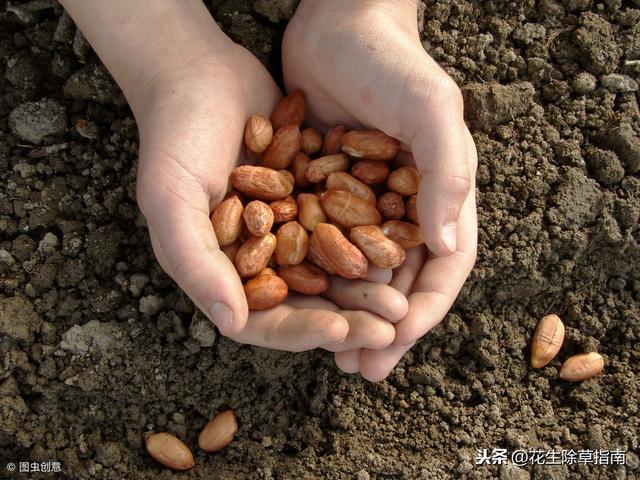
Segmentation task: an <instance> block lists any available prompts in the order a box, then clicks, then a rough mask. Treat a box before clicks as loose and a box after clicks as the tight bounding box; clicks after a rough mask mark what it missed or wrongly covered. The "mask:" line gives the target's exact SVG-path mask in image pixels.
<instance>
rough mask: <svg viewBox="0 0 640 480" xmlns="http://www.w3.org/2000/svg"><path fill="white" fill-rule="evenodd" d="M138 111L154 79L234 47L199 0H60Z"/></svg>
mask: <svg viewBox="0 0 640 480" xmlns="http://www.w3.org/2000/svg"><path fill="white" fill-rule="evenodd" d="M61 3H62V4H63V6H64V7H65V9H67V11H68V12H69V14H70V15H71V16H72V18H73V19H74V21H75V22H76V24H77V25H78V27H79V28H80V29H81V30H82V32H83V34H84V35H85V37H86V38H87V39H88V41H89V42H90V43H91V45H92V47H93V48H94V50H95V51H96V53H97V54H98V56H99V57H100V59H101V60H102V62H103V63H104V64H105V66H106V67H107V69H108V70H109V72H110V73H111V75H112V76H113V77H114V79H115V80H116V82H117V83H118V85H119V86H120V88H121V89H122V91H123V93H124V95H125V96H126V97H127V100H128V101H129V104H130V106H131V108H132V110H133V111H134V114H136V116H137V113H138V111H139V110H140V109H141V106H142V105H143V104H144V103H145V101H144V98H145V97H146V96H147V91H148V90H149V86H150V85H151V84H153V83H157V81H156V80H157V79H158V78H160V77H162V78H165V77H166V78H170V77H173V76H179V75H180V72H181V71H182V70H186V69H188V68H189V66H190V65H191V64H195V63H197V62H198V60H199V59H201V58H202V57H204V56H206V57H208V58H215V59H219V61H220V62H221V63H225V62H226V57H228V56H229V55H232V54H233V53H232V52H235V50H237V48H238V47H237V46H236V45H235V44H234V43H233V42H232V41H231V40H230V39H229V38H228V37H227V36H226V35H225V34H224V33H223V32H222V31H221V30H220V28H219V27H218V26H217V24H216V23H215V21H214V20H213V18H212V17H211V15H210V14H209V12H208V11H207V9H206V8H205V6H204V4H203V3H202V2H201V1H200V0H185V1H180V2H176V1H173V0H137V1H136V2H130V1H129V0H112V1H110V2H104V1H103V0H61Z"/></svg>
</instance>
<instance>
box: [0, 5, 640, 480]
mask: <svg viewBox="0 0 640 480" xmlns="http://www.w3.org/2000/svg"><path fill="white" fill-rule="evenodd" d="M12 3H20V2H12ZM254 4H255V5H254ZM421 4H422V5H421V10H420V12H421V16H420V26H421V31H422V32H423V38H424V46H425V48H426V49H427V50H428V51H429V52H430V53H431V54H432V55H433V56H434V57H435V58H436V59H437V60H438V61H439V62H441V64H442V65H443V66H444V67H445V68H446V69H447V71H448V72H449V73H450V74H451V75H452V76H453V77H454V78H455V79H456V80H457V81H458V82H459V84H460V85H461V86H462V87H463V90H464V92H465V98H466V100H467V103H466V105H467V118H468V121H469V123H470V126H471V127H472V129H473V131H474V137H475V139H476V143H477V146H478V151H479V157H480V167H479V172H478V189H479V195H478V203H479V206H478V209H479V224H480V238H479V240H480V244H479V256H478V262H477V266H476V268H475V270H474V271H473V273H472V274H471V277H470V279H469V281H468V282H467V284H466V286H465V287H464V290H463V292H462V294H461V295H460V298H459V300H458V302H457V304H456V306H455V308H454V309H453V311H452V312H451V313H450V315H449V316H448V317H447V318H446V319H445V321H444V322H443V323H442V324H441V325H440V326H439V327H437V328H436V329H434V330H433V331H432V332H431V333H430V334H429V335H428V336H427V337H426V338H425V339H424V340H423V341H422V342H421V343H419V344H418V345H416V346H415V347H414V348H413V350H412V351H411V352H410V353H409V354H408V355H407V356H406V358H405V359H404V360H403V361H402V362H401V363H400V365H399V366H398V367H397V368H396V369H395V371H394V372H393V374H392V375H391V376H390V377H389V379H388V380H387V381H384V382H381V383H379V384H371V383H368V382H366V381H363V380H362V379H360V378H359V377H358V376H349V375H344V374H341V373H340V372H339V371H338V370H337V369H336V368H335V366H334V365H333V361H332V357H331V356H330V355H329V354H328V353H325V352H321V351H317V352H310V353H303V354H289V353H281V352H276V351H270V350H265V349H260V348H253V347H249V346H242V345H238V344H236V343H234V342H232V341H228V340H227V339H225V338H222V337H219V336H217V335H216V334H215V331H214V330H213V329H212V328H211V327H210V326H209V324H208V323H207V322H206V321H204V320H203V319H202V317H200V316H199V315H197V314H194V310H193V305H192V303H191V302H190V301H189V300H188V299H187V298H186V297H185V296H184V295H183V294H182V293H181V292H180V291H179V290H178V289H177V288H176V286H175V285H174V284H173V283H172V281H171V280H170V279H169V278H168V277H167V276H166V275H165V274H164V273H163V272H162V271H161V269H160V268H159V266H158V264H157V263H156V262H155V260H154V258H153V255H152V252H151V247H150V244H149V240H148V237H147V232H146V229H145V227H144V221H143V219H142V217H141V215H140V213H139V211H138V209H137V206H136V202H135V197H134V193H135V188H134V184H135V171H136V155H137V132H136V126H135V123H134V121H133V118H132V115H131V113H130V111H129V110H128V107H127V106H126V103H125V101H124V98H123V97H122V95H121V93H120V92H119V91H118V89H117V87H116V86H115V85H114V83H113V82H112V81H111V79H110V78H109V76H108V74H106V72H105V70H104V69H103V67H102V66H101V65H100V63H99V61H98V59H97V58H96V56H95V54H94V53H92V51H91V50H90V48H89V47H88V45H87V44H86V42H85V41H84V40H83V38H82V37H81V36H80V35H79V34H78V33H77V32H76V30H75V27H74V26H73V24H72V22H71V21H70V20H69V19H68V17H66V16H62V10H61V9H60V7H58V6H56V5H57V4H56V3H55V2H52V1H46V0H45V1H43V0H36V1H35V2H29V3H26V4H24V5H26V6H27V7H29V6H31V7H33V6H34V5H35V6H36V7H38V8H36V9H32V10H34V11H27V10H26V9H23V8H22V7H21V6H19V7H14V8H12V9H11V11H8V10H2V11H1V12H0V59H1V64H2V65H1V68H2V73H3V75H1V76H0V93H1V95H0V297H1V298H0V477H3V476H8V477H9V478H27V476H26V475H22V476H20V475H18V474H17V473H13V474H9V473H8V472H7V470H6V468H5V466H6V464H7V463H8V462H15V463H18V462H20V461H23V462H26V461H31V462H34V461H38V462H42V461H59V462H61V463H62V470H63V472H64V473H63V474H62V475H60V474H52V473H49V474H41V477H42V478H74V479H76V478H78V479H83V478H97V479H121V478H132V479H147V478H148V479H152V478H153V479H156V478H174V477H176V478H178V477H179V478H194V479H195V478H227V479H236V478H256V479H270V478H278V479H307V478H308V479H312V478H313V479H315V478H331V479H343V478H355V479H360V480H363V479H368V478H379V479H405V478H406V479H413V478H475V479H484V478H501V479H528V478H534V479H565V478H566V479H578V478H592V479H604V478H606V479H609V478H616V479H623V478H636V477H640V470H639V463H640V461H639V455H640V435H639V432H640V415H639V411H638V408H639V405H638V404H639V402H640V377H639V375H640V373H639V369H638V367H639V365H640V353H639V350H638V344H639V343H638V342H640V322H639V318H640V315H639V309H640V308H639V304H640V228H639V226H638V220H639V215H640V175H639V173H638V172H639V170H640V139H639V132H640V121H639V119H640V114H639V111H638V91H637V83H636V82H637V81H638V79H639V78H638V77H639V76H640V66H639V65H638V62H637V61H638V60H639V59H640V2H639V1H638V0H624V1H623V0H604V1H599V2H595V1H591V0H541V1H539V2H533V1H531V0H526V1H517V2H502V1H486V2H471V1H466V0H460V1H451V0H441V1H437V2H436V1H425V2H421ZM20 5H22V4H20ZM294 6H295V1H292V0H289V1H287V0H279V1H277V0H271V1H268V0H258V1H256V2H249V1H244V2H243V1H240V0H228V1H223V0H215V1H213V2H212V11H213V12H214V14H215V15H216V18H217V19H218V21H219V23H220V24H221V26H222V27H223V28H224V29H225V30H226V31H227V32H228V33H229V35H231V36H232V37H233V38H234V40H236V41H238V42H240V43H242V44H244V45H246V46H247V47H248V48H249V49H251V50H252V51H253V52H254V53H255V54H256V55H258V56H259V58H260V59H261V60H262V61H264V62H265V63H266V64H267V65H268V66H269V67H270V68H272V69H273V70H274V74H275V75H276V76H278V75H279V74H278V73H277V68H278V55H279V47H278V43H279V41H280V38H281V35H282V30H283V28H284V26H285V23H286V19H287V18H288V16H289V15H291V12H292V10H293V7H294ZM43 7H44V8H43ZM258 12H260V13H258ZM278 21H279V22H280V23H273V22H278ZM79 120H81V121H82V122H84V123H82V122H81V124H80V125H78V124H77V122H78V121H79ZM77 125H78V126H77ZM549 312H556V313H558V314H559V315H560V316H561V317H562V318H563V319H564V321H565V324H566V327H567V338H566V340H565V346H564V348H563V349H562V352H561V354H560V356H559V357H558V358H556V359H555V360H554V361H553V362H552V363H551V364H550V365H549V366H548V367H546V368H544V369H542V370H538V371H533V370H531V368H530V367H529V366H528V355H529V349H528V344H529V341H530V338H531V334H532V331H533V329H534V327H535V325H536V322H537V320H538V319H539V318H540V317H541V316H542V315H544V314H546V313H549ZM590 350H597V351H598V352H600V353H602V354H603V355H604V356H605V358H606V368H605V372H604V374H603V375H602V376H599V377H597V378H594V379H591V380H588V381H585V382H582V383H577V384H568V383H566V382H563V381H561V380H559V379H558V369H559V366H560V364H561V362H562V360H563V359H564V358H566V357H568V356H569V355H571V354H574V353H578V352H583V351H590ZM223 408H232V409H234V410H235V411H236V412H237V415H238V418H239V424H240V429H239V431H238V434H237V438H236V440H235V442H234V443H232V444H231V445H230V446H229V447H228V448H227V449H226V450H224V451H222V452H220V453H216V454H204V453H202V452H200V451H198V449H197V435H198V432H199V430H200V429H201V427H202V426H203V425H204V424H205V423H206V421H207V420H208V419H209V418H210V417H211V416H212V415H213V414H215V413H216V412H218V411H219V410H221V409H223ZM152 430H153V431H169V432H172V433H174V434H176V435H178V436H179V437H181V438H183V439H184V440H185V441H186V442H187V444H188V445H190V446H191V447H192V449H193V450H194V452H195V454H196V463H197V464H196V467H195V468H194V469H193V470H191V471H190V472H188V473H182V474H174V473H172V472H170V471H167V470H164V469H163V468H161V467H160V466H159V465H158V464H156V463H155V462H154V461H153V460H152V459H150V458H149V456H148V455H147V454H146V452H145V450H144V447H143V442H142V438H143V434H144V433H145V432H147V431H152ZM500 447H503V448H507V449H509V451H513V450H515V449H519V448H523V449H527V450H528V449H537V448H541V449H544V450H547V449H554V448H555V449H575V450H579V449H615V448H620V449H623V450H628V454H627V457H626V462H627V465H626V467H624V466H593V465H571V466H566V465H565V466H543V465H536V466H531V465H529V466H528V467H524V468H519V467H515V466H511V465H509V466H486V465H482V466H479V465H478V466H477V465H475V464H474V457H475V454H476V450H477V449H483V448H488V449H492V448H500ZM28 478H40V476H38V474H30V475H29V476H28Z"/></svg>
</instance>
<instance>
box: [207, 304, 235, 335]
mask: <svg viewBox="0 0 640 480" xmlns="http://www.w3.org/2000/svg"><path fill="white" fill-rule="evenodd" d="M209 317H210V318H211V321H213V323H214V324H215V325H216V327H218V329H219V330H220V331H221V332H227V331H229V330H230V329H231V327H232V326H233V312H232V311H231V309H230V308H229V307H228V306H227V305H226V304H224V303H222V302H218V301H216V302H213V305H211V307H209Z"/></svg>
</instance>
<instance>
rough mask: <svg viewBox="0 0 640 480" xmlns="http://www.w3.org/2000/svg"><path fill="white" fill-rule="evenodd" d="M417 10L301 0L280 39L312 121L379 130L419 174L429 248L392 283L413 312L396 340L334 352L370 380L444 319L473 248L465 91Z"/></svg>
mask: <svg viewBox="0 0 640 480" xmlns="http://www.w3.org/2000/svg"><path fill="white" fill-rule="evenodd" d="M416 17H417V2H416V1H415V0H359V1H357V2H344V1H341V0H323V1H322V2H313V1H311V0H303V1H302V2H301V3H300V5H299V6H298V9H297V11H296V14H295V15H294V17H293V18H292V20H291V21H290V23H289V25H288V27H287V31H286V32H285V37H284V40H283V68H284V77H285V82H286V84H287V87H288V88H303V89H304V91H305V94H306V99H307V103H308V105H309V110H310V112H311V116H310V119H311V122H312V123H314V124H316V125H318V126H320V127H329V126H332V125H338V124H344V125H347V126H348V127H352V128H358V127H360V128H362V127H363V126H364V127H367V128H377V129H380V130H382V131H383V132H385V133H386V134H388V135H390V136H392V137H395V138H398V139H399V140H400V141H401V142H402V143H403V150H405V151H407V152H409V153H410V160H409V161H415V164H416V166H417V168H418V169H419V171H420V173H421V174H422V182H421V186H420V190H419V192H418V215H419V219H420V224H421V227H422V233H423V236H424V239H425V243H426V246H427V247H428V250H429V254H428V257H427V254H426V252H425V250H424V249H415V251H411V252H410V254H409V255H408V259H407V261H406V262H405V265H403V266H402V267H401V268H399V269H397V271H396V272H395V274H394V279H393V280H392V282H391V286H394V287H396V288H397V289H398V290H399V291H402V292H403V293H404V294H406V295H407V296H408V301H409V312H408V314H407V316H406V317H405V318H403V319H402V320H401V321H400V322H399V323H398V324H397V325H396V327H395V330H396V338H395V340H394V342H393V344H392V345H390V346H388V347H386V348H384V349H379V350H371V349H366V348H365V349H361V348H353V349H348V350H345V351H343V352H338V353H336V363H337V364H338V366H339V367H340V368H342V369H343V370H344V371H347V372H360V373H361V374H362V375H363V376H364V377H365V378H367V379H370V380H380V379H383V378H385V377H386V376H387V375H388V374H389V372H390V371H391V369H392V368H393V367H394V366H395V365H396V363H397V362H398V361H399V360H400V358H401V357H402V355H404V353H405V352H406V351H407V350H408V349H409V348H411V346H412V345H413V344H414V343H415V342H416V340H417V339H419V338H420V337H421V336H423V335H424V334H425V333H426V332H427V331H428V330H429V329H431V328H432V327H433V326H434V325H436V324H437V323H438V322H440V321H441V320H442V318H443V317H444V315H445V314H446V312H447V311H448V309H449V308H450V307H451V305H452V303H453V301H454V300H455V298H456V296H457V295H458V293H459V291H460V289H461V288H462V285H463V283H464V281H465V279H466V278H467V276H468V274H469V272H470V271H471V268H472V267H473V264H474V262H475V256H476V249H477V232H476V230H477V227H476V207H475V195H474V177H475V169H476V162H477V159H476V151H475V146H474V143H473V139H472V137H471V135H470V133H469V132H468V130H467V128H466V126H465V124H464V120H463V104H462V96H461V93H460V90H459V88H458V87H457V85H456V84H455V82H454V81H453V80H452V79H451V78H450V77H449V76H448V75H447V74H446V73H445V72H444V71H443V70H442V69H441V68H440V67H439V66H438V65H437V64H436V62H435V61H434V60H433V59H432V58H431V57H430V56H429V55H428V54H427V53H426V52H425V51H424V49H423V47H422V45H421V43H420V38H419V34H418V30H417V22H416ZM338 303H339V302H338Z"/></svg>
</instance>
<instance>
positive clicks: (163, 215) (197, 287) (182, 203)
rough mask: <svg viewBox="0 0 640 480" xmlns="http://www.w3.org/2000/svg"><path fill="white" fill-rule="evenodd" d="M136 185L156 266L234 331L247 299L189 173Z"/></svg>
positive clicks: (223, 327)
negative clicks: (185, 177) (180, 177)
mask: <svg viewBox="0 0 640 480" xmlns="http://www.w3.org/2000/svg"><path fill="white" fill-rule="evenodd" d="M149 184H151V186H150V187H148V186H149ZM138 185H139V186H138V203H139V205H140V209H141V210H142V213H143V214H144V216H145V217H146V218H147V223H148V226H149V232H150V235H151V241H152V244H153V249H154V252H155V254H156V257H157V258H158V261H159V262H160V264H161V266H162V268H164V269H165V271H166V272H167V273H168V274H169V275H170V276H171V277H172V278H173V279H174V280H175V281H176V283H177V284H178V285H179V286H180V288H182V289H183V290H184V291H185V292H186V293H187V295H189V297H190V298H191V299H192V300H193V301H194V303H195V304H196V305H197V306H198V308H200V310H202V311H203V312H204V313H205V315H207V316H208V317H209V319H210V320H211V321H212V322H213V323H214V324H215V325H216V326H217V327H218V329H219V330H220V333H222V334H223V335H226V336H233V335H235V334H237V333H238V332H240V331H241V330H242V329H243V328H244V326H245V325H246V322H247V316H248V307H247V301H246V298H245V295H244V290H243V288H242V283H241V281H240V278H239V277H238V275H237V273H236V271H235V268H234V267H233V265H232V263H231V262H230V261H229V259H228V258H227V256H226V255H225V254H224V253H223V252H222V251H221V250H220V248H219V247H218V242H217V240H216V237H215V233H214V231H213V226H212V224H211V221H210V220H209V196H208V195H207V194H206V192H205V191H204V190H203V188H202V186H201V185H200V184H199V183H198V182H197V180H195V179H192V178H189V179H186V180H185V179H179V178H172V179H171V181H167V182H163V181H161V179H159V178H154V179H153V181H152V182H146V181H144V180H141V181H139V183H138ZM180 192H182V193H180ZM186 199H188V200H186Z"/></svg>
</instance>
